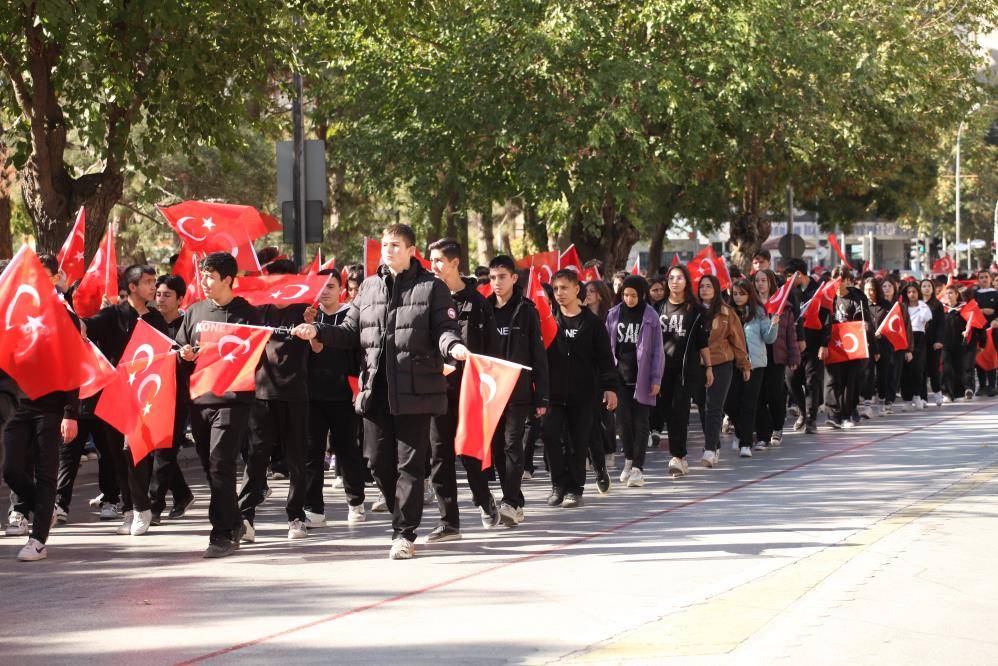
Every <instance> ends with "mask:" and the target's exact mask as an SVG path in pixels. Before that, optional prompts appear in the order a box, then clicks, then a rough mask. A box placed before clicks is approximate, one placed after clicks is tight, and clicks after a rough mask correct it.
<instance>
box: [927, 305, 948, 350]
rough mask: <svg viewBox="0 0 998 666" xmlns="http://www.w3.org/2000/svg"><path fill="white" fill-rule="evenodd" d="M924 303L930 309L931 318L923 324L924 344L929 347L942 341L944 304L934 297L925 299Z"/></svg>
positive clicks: (944, 316)
mask: <svg viewBox="0 0 998 666" xmlns="http://www.w3.org/2000/svg"><path fill="white" fill-rule="evenodd" d="M925 304H926V305H928V306H929V310H931V311H932V319H931V320H929V322H928V323H927V324H926V325H925V344H926V345H928V346H929V348H930V349H931V348H932V345H935V344H940V345H941V344H942V343H943V334H944V333H945V331H944V328H945V319H946V306H944V305H943V304H942V303H940V302H939V301H938V300H937V299H935V298H933V299H932V300H931V301H926V303H925Z"/></svg>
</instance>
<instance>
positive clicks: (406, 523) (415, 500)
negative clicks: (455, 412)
mask: <svg viewBox="0 0 998 666" xmlns="http://www.w3.org/2000/svg"><path fill="white" fill-rule="evenodd" d="M375 390H376V391H377V389H375ZM429 446H430V415H429V414H398V415H392V414H390V413H389V411H388V399H387V396H378V394H377V392H376V393H375V395H373V396H372V397H371V398H370V401H369V406H368V412H367V414H365V415H364V455H366V456H367V460H368V464H369V465H370V467H371V472H372V473H373V474H374V482H375V483H376V484H377V485H378V489H379V490H381V493H382V494H383V495H384V496H385V502H386V503H387V504H388V510H389V511H391V512H392V531H393V538H397V537H400V536H401V537H403V538H405V539H408V540H409V541H415V539H416V530H417V529H418V528H419V523H420V522H421V521H422V519H423V479H424V478H425V473H426V456H427V454H428V451H429Z"/></svg>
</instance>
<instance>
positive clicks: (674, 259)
mask: <svg viewBox="0 0 998 666" xmlns="http://www.w3.org/2000/svg"><path fill="white" fill-rule="evenodd" d="M680 263H682V262H681V261H680V260H679V253H676V254H674V255H672V263H671V264H669V268H672V267H673V266H678V265H679V264H680Z"/></svg>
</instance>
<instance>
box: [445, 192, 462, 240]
mask: <svg viewBox="0 0 998 666" xmlns="http://www.w3.org/2000/svg"><path fill="white" fill-rule="evenodd" d="M459 203H460V196H459V195H458V193H457V190H456V189H450V190H449V191H448V193H447V207H446V208H445V209H444V235H445V236H446V237H447V238H453V239H454V240H457V237H458V233H457V226H458V224H457V222H458V220H457V216H458V210H457V207H458V204H459Z"/></svg>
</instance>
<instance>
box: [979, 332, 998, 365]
mask: <svg viewBox="0 0 998 666" xmlns="http://www.w3.org/2000/svg"><path fill="white" fill-rule="evenodd" d="M986 337H987V343H986V344H985V345H984V349H982V350H981V351H979V352H977V367H978V368H980V369H981V370H984V371H985V372H990V371H992V370H994V369H996V368H998V350H996V349H995V331H994V329H989V330H988V331H987V335H986Z"/></svg>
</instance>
